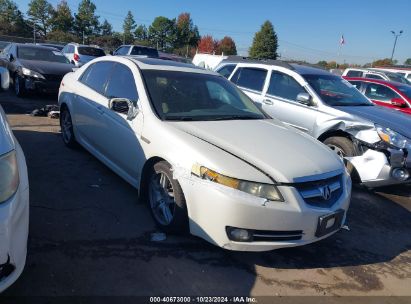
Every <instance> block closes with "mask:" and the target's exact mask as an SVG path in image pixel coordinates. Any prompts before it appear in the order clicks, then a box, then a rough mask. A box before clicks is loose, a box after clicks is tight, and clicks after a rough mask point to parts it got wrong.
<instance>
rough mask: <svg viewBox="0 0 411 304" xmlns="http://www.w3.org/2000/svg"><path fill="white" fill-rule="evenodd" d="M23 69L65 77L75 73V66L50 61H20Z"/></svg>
mask: <svg viewBox="0 0 411 304" xmlns="http://www.w3.org/2000/svg"><path fill="white" fill-rule="evenodd" d="M20 63H21V66H22V67H25V68H27V69H29V70H32V71H35V72H38V73H40V74H51V75H65V74H67V73H68V72H72V71H73V67H74V66H73V65H71V64H69V63H59V62H50V61H37V60H24V59H20Z"/></svg>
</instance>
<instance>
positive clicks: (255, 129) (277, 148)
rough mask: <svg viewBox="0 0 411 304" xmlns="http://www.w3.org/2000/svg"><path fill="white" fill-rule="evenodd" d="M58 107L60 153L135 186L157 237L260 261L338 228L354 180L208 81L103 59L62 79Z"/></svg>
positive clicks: (163, 67)
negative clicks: (70, 152)
mask: <svg viewBox="0 0 411 304" xmlns="http://www.w3.org/2000/svg"><path fill="white" fill-rule="evenodd" d="M59 104H60V110H61V115H60V120H61V121H60V122H61V129H62V137H63V140H64V142H65V144H66V145H67V146H69V147H74V146H75V145H76V143H80V144H81V145H82V146H83V147H84V148H86V149H87V150H88V151H90V152H91V153H92V154H93V155H94V156H96V157H97V158H98V159H100V160H101V161H102V162H103V163H105V164H106V165H107V166H108V167H110V168H111V169H112V170H113V171H114V172H116V173H117V174H118V175H120V176H121V177H122V178H124V179H125V180H126V181H127V182H129V183H130V184H132V185H133V186H134V187H135V188H137V189H138V190H139V195H140V198H143V199H144V200H146V201H148V203H149V206H150V208H151V211H152V214H153V217H154V219H155V221H156V223H157V224H158V225H159V226H160V227H161V228H162V229H164V230H165V231H168V232H176V233H178V232H182V231H184V230H186V229H188V230H189V231H190V232H191V233H192V234H193V235H197V236H199V237H202V238H203V239H205V240H207V241H209V242H211V243H213V244H216V245H218V246H221V247H223V248H227V249H231V250H249V251H263V250H271V249H276V248H281V247H291V246H299V245H304V244H307V243H311V242H314V241H318V240H320V239H323V238H325V237H328V236H330V235H331V234H333V233H335V232H336V231H338V230H339V229H340V228H341V226H342V225H343V224H344V221H345V218H346V212H347V209H348V206H349V202H350V194H351V180H350V177H349V176H348V175H347V173H346V171H345V169H344V164H343V163H342V161H341V160H340V159H339V157H338V156H336V155H335V154H334V153H332V152H331V151H330V150H329V148H327V147H326V146H324V145H323V144H320V143H319V142H317V141H316V140H315V139H312V138H311V137H309V136H306V135H304V134H302V133H300V132H298V131H295V130H294V129H291V128H289V127H287V126H285V125H283V124H282V123H280V122H279V121H277V120H273V119H271V118H270V117H268V116H267V115H266V114H264V113H263V112H261V111H260V110H259V109H258V108H257V107H256V106H255V105H254V104H253V102H252V101H251V100H250V99H249V98H248V97H247V96H246V95H245V94H243V93H242V92H241V91H240V90H239V89H237V88H236V87H235V86H234V85H233V84H231V83H230V82H229V81H228V80H226V79H225V78H223V77H222V76H219V75H218V74H215V73H214V72H210V71H206V70H203V69H199V68H196V67H193V66H192V65H185V64H181V63H175V62H171V61H162V60H158V59H148V58H138V59H137V58H132V57H117V56H116V57H114V56H113V57H102V58H99V59H96V60H93V61H91V62H89V63H88V64H86V65H84V66H83V67H82V68H80V69H79V70H77V71H76V72H73V73H69V74H67V75H66V76H65V77H64V79H63V81H62V83H61V86H60V92H59ZM113 203H114V202H113Z"/></svg>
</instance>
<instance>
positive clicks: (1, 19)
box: [0, 0, 32, 37]
mask: <svg viewBox="0 0 411 304" xmlns="http://www.w3.org/2000/svg"><path fill="white" fill-rule="evenodd" d="M0 34H1V35H12V36H21V37H27V36H29V35H32V30H31V28H30V26H29V25H28V23H27V22H26V20H24V18H23V14H22V12H21V11H20V10H19V9H18V7H17V4H16V3H15V2H13V1H11V0H0Z"/></svg>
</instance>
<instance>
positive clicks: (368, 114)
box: [335, 106, 411, 138]
mask: <svg viewBox="0 0 411 304" xmlns="http://www.w3.org/2000/svg"><path fill="white" fill-rule="evenodd" d="M335 108H337V109H338V110H340V111H342V112H346V113H349V114H351V115H356V116H358V117H361V118H363V119H367V120H369V121H371V122H373V123H376V124H379V125H381V126H383V127H387V128H390V129H391V130H394V131H396V132H398V133H400V134H402V135H404V136H406V137H408V138H411V119H410V117H409V115H407V114H404V113H401V112H400V111H396V110H391V109H387V108H384V107H379V106H356V107H335Z"/></svg>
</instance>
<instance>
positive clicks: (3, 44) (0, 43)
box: [0, 41, 10, 52]
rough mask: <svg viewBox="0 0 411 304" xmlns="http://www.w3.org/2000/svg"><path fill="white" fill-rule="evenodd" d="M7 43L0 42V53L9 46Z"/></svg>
mask: <svg viewBox="0 0 411 304" xmlns="http://www.w3.org/2000/svg"><path fill="white" fill-rule="evenodd" d="M9 44H10V42H9V41H0V52H1V51H3V50H4V48H5V47H6V46H7V45H9Z"/></svg>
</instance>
